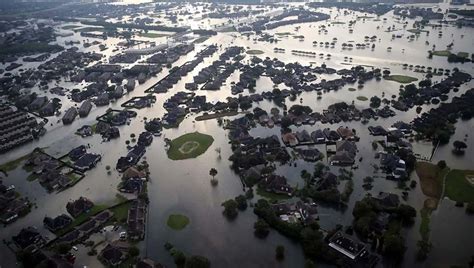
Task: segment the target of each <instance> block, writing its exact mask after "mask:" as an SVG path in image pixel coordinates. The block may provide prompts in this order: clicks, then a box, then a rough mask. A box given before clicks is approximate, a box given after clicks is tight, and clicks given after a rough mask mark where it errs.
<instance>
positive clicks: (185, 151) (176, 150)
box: [168, 132, 214, 160]
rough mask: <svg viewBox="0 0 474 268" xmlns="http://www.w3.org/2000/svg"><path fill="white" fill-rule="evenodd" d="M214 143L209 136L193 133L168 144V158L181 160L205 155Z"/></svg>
mask: <svg viewBox="0 0 474 268" xmlns="http://www.w3.org/2000/svg"><path fill="white" fill-rule="evenodd" d="M213 142H214V138H213V137H212V136H210V135H206V134H202V133H199V132H193V133H188V134H184V135H182V136H180V137H178V138H176V139H174V140H172V141H171V143H170V148H169V150H168V158H170V159H172V160H182V159H188V158H196V157H198V156H200V155H201V154H203V153H205V152H206V151H207V149H208V148H209V146H211V144H212V143H213Z"/></svg>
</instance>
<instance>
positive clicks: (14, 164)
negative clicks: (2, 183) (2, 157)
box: [0, 154, 30, 172]
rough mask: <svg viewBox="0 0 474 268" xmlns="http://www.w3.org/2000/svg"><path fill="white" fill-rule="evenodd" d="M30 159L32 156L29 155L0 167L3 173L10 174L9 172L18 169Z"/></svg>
mask: <svg viewBox="0 0 474 268" xmlns="http://www.w3.org/2000/svg"><path fill="white" fill-rule="evenodd" d="M28 157H30V154H27V155H24V156H22V157H20V158H18V159H15V160H12V161H10V162H7V163H4V164H2V165H0V170H2V171H5V172H9V171H12V170H15V169H17V167H18V166H19V165H20V164H21V163H22V162H23V161H25V160H27V159H28Z"/></svg>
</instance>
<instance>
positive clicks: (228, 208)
mask: <svg viewBox="0 0 474 268" xmlns="http://www.w3.org/2000/svg"><path fill="white" fill-rule="evenodd" d="M221 205H222V206H223V207H224V211H223V212H222V213H223V214H224V216H226V217H227V218H228V219H229V220H233V219H235V218H236V217H237V214H238V211H237V208H238V206H239V204H237V202H236V201H235V200H234V199H229V200H227V201H224V203H222V204H221Z"/></svg>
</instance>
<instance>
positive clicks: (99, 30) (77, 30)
mask: <svg viewBox="0 0 474 268" xmlns="http://www.w3.org/2000/svg"><path fill="white" fill-rule="evenodd" d="M74 31H75V32H106V29H105V28H102V27H83V28H80V29H75V30H74Z"/></svg>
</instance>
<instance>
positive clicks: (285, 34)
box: [276, 32, 292, 36]
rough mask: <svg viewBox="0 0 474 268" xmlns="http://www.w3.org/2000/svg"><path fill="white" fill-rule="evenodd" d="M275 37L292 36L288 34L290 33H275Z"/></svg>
mask: <svg viewBox="0 0 474 268" xmlns="http://www.w3.org/2000/svg"><path fill="white" fill-rule="evenodd" d="M276 35H278V36H288V35H292V33H290V32H281V33H276Z"/></svg>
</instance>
